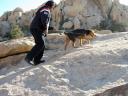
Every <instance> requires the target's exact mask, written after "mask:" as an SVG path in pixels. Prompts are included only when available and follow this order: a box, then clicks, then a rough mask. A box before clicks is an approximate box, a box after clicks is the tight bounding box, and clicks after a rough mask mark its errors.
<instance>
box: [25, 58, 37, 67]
mask: <svg viewBox="0 0 128 96" xmlns="http://www.w3.org/2000/svg"><path fill="white" fill-rule="evenodd" d="M25 61H26V62H27V63H28V64H30V65H35V64H34V62H33V61H32V60H29V59H28V58H25Z"/></svg>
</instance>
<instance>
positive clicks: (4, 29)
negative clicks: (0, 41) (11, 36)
mask: <svg viewBox="0 0 128 96" xmlns="http://www.w3.org/2000/svg"><path fill="white" fill-rule="evenodd" d="M10 30H11V26H10V24H9V22H7V21H1V22H0V36H1V37H3V36H5V35H6V34H7V33H9V32H10Z"/></svg>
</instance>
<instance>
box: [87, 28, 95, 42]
mask: <svg viewBox="0 0 128 96" xmlns="http://www.w3.org/2000/svg"><path fill="white" fill-rule="evenodd" d="M86 38H87V39H89V40H92V39H95V38H96V35H95V32H94V30H89V34H88V35H86Z"/></svg>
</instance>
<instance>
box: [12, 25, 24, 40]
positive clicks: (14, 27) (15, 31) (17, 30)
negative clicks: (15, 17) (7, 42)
mask: <svg viewBox="0 0 128 96" xmlns="http://www.w3.org/2000/svg"><path fill="white" fill-rule="evenodd" d="M23 36H24V33H23V32H22V31H21V29H20V27H19V26H18V25H12V29H11V33H10V37H11V39H16V38H21V37H23Z"/></svg>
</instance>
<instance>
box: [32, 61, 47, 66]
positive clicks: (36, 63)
mask: <svg viewBox="0 0 128 96" xmlns="http://www.w3.org/2000/svg"><path fill="white" fill-rule="evenodd" d="M44 62H45V60H40V61H38V62H35V61H34V64H35V65H38V64H40V63H44Z"/></svg>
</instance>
